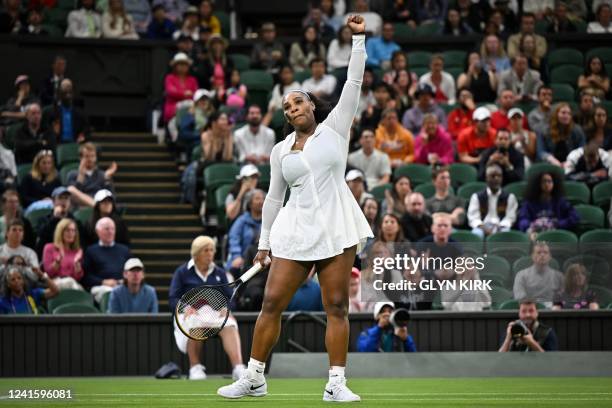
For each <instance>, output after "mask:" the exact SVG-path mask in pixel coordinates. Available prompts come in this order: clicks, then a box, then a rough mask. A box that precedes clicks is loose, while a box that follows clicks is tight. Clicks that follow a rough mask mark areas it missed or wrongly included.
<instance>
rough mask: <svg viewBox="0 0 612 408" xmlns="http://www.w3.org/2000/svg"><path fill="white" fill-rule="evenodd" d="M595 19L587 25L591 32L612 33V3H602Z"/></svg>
mask: <svg viewBox="0 0 612 408" xmlns="http://www.w3.org/2000/svg"><path fill="white" fill-rule="evenodd" d="M595 18H596V19H595V21H592V22H590V23H589V25H588V26H587V33H589V34H606V33H612V21H610V5H609V4H606V3H601V4H600V5H599V6H597V12H596V13H595Z"/></svg>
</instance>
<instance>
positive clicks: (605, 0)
mask: <svg viewBox="0 0 612 408" xmlns="http://www.w3.org/2000/svg"><path fill="white" fill-rule="evenodd" d="M610 3H611V1H610V0H593V2H592V4H591V12H592V13H593V14H597V8H598V7H599V5H600V4H610Z"/></svg>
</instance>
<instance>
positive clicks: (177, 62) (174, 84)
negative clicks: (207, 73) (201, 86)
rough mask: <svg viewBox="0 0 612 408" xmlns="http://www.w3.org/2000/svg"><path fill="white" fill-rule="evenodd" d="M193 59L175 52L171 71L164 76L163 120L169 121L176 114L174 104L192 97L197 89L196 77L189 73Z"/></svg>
mask: <svg viewBox="0 0 612 408" xmlns="http://www.w3.org/2000/svg"><path fill="white" fill-rule="evenodd" d="M192 63H193V61H192V60H191V58H189V57H188V56H187V54H185V53H182V52H179V53H177V54H176V55H175V56H174V58H172V61H170V66H171V67H172V72H171V73H169V74H167V75H166V77H165V78H164V89H165V93H166V98H165V101H164V122H166V123H167V122H168V121H170V119H172V118H173V117H174V115H175V114H176V105H177V104H178V103H179V102H180V101H183V100H186V99H192V98H193V95H194V93H195V91H196V90H197V89H198V83H197V81H196V79H195V78H194V77H193V76H191V75H189V67H190V66H191V64H192Z"/></svg>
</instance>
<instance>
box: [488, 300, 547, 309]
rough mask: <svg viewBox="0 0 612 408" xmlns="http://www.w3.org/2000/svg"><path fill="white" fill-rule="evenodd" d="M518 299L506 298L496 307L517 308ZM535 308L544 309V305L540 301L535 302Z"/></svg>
mask: <svg viewBox="0 0 612 408" xmlns="http://www.w3.org/2000/svg"><path fill="white" fill-rule="evenodd" d="M519 305H520V304H519V301H518V300H514V299H511V300H507V301H505V302H504V303H502V304H501V305H499V307H498V308H497V309H498V310H518V309H519ZM536 308H537V309H538V310H544V309H546V306H544V305H543V304H542V303H536Z"/></svg>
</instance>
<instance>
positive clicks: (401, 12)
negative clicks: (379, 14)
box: [383, 0, 417, 29]
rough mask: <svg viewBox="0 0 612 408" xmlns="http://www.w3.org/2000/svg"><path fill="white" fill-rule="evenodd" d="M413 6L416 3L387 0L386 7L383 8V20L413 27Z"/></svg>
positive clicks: (414, 15)
mask: <svg viewBox="0 0 612 408" xmlns="http://www.w3.org/2000/svg"><path fill="white" fill-rule="evenodd" d="M391 3H392V5H391ZM415 7H416V3H415V4H409V3H407V2H405V1H404V0H393V1H392V2H388V4H387V5H386V7H385V8H384V15H383V18H384V21H391V22H392V23H402V24H406V25H408V26H409V27H410V28H412V29H415V28H416V26H417V24H416V21H415V18H416V10H415Z"/></svg>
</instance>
